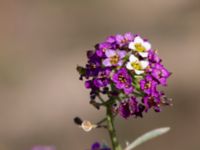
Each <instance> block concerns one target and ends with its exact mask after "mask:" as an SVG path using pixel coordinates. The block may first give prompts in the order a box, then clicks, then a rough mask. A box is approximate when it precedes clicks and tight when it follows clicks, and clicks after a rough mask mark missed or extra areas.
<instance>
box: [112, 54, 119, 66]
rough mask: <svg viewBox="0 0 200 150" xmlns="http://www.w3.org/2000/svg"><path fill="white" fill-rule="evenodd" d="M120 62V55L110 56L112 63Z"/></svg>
mask: <svg viewBox="0 0 200 150" xmlns="http://www.w3.org/2000/svg"><path fill="white" fill-rule="evenodd" d="M118 62H119V56H118V55H114V56H112V57H111V58H110V63H111V64H112V65H116V64H117V63H118Z"/></svg>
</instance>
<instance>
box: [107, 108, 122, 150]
mask: <svg viewBox="0 0 200 150" xmlns="http://www.w3.org/2000/svg"><path fill="white" fill-rule="evenodd" d="M106 118H107V125H108V132H109V134H110V139H111V142H112V147H113V150H122V148H121V146H120V144H119V142H118V139H117V136H116V131H115V126H114V116H113V113H112V110H111V108H110V107H109V106H107V113H106Z"/></svg>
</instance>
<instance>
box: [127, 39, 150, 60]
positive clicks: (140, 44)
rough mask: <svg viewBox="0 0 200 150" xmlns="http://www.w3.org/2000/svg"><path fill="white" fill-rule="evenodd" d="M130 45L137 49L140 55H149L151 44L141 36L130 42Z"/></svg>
mask: <svg viewBox="0 0 200 150" xmlns="http://www.w3.org/2000/svg"><path fill="white" fill-rule="evenodd" d="M128 47H129V48H130V49H132V50H134V51H137V52H138V53H139V54H140V56H142V57H147V56H148V51H149V50H150V49H151V44H150V43H149V42H148V41H144V40H143V39H142V38H141V37H140V36H137V37H135V39H134V41H133V42H130V43H129V46H128Z"/></svg>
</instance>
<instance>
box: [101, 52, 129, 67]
mask: <svg viewBox="0 0 200 150" xmlns="http://www.w3.org/2000/svg"><path fill="white" fill-rule="evenodd" d="M105 55H106V57H107V58H106V59H105V60H103V64H104V66H106V67H110V66H122V64H123V60H122V59H123V58H124V57H125V56H126V51H122V50H111V49H108V50H106V52H105Z"/></svg>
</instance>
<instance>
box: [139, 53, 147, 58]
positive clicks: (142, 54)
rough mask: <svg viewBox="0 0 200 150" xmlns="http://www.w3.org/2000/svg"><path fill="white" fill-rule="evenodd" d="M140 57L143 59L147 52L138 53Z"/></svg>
mask: <svg viewBox="0 0 200 150" xmlns="http://www.w3.org/2000/svg"><path fill="white" fill-rule="evenodd" d="M139 54H140V56H142V57H143V58H145V57H147V56H148V52H139Z"/></svg>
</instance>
